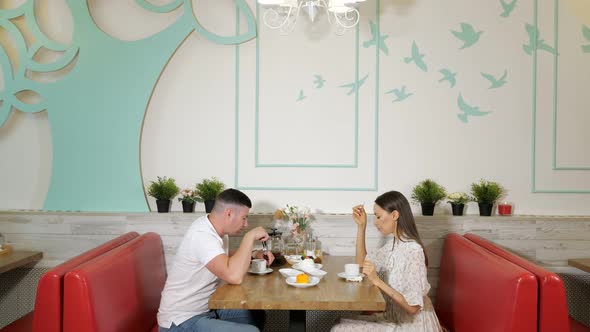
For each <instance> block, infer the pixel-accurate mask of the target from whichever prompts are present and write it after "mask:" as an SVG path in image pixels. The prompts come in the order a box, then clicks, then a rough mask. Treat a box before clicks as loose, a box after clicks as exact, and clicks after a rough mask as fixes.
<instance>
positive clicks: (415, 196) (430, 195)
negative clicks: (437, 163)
mask: <svg viewBox="0 0 590 332" xmlns="http://www.w3.org/2000/svg"><path fill="white" fill-rule="evenodd" d="M446 196H447V192H446V191H445V188H444V187H443V186H441V185H440V184H438V183H436V182H435V181H434V180H432V179H426V180H424V181H422V182H420V183H419V184H418V185H416V186H415V187H414V188H413V189H412V200H413V201H414V202H415V203H420V205H421V206H422V215H423V216H431V215H433V214H434V206H435V205H436V203H437V202H438V201H440V200H441V199H443V198H445V197H446Z"/></svg>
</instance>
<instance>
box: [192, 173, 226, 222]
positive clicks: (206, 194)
mask: <svg viewBox="0 0 590 332" xmlns="http://www.w3.org/2000/svg"><path fill="white" fill-rule="evenodd" d="M224 189H225V184H224V183H223V182H221V181H220V180H219V179H218V178H216V177H212V178H210V179H204V180H203V181H202V182H200V183H197V186H196V190H195V191H196V194H197V196H199V199H198V200H199V201H201V202H205V212H207V213H209V212H211V210H212V209H213V205H215V198H216V197H217V195H219V193H221V192H222V191H223V190H224Z"/></svg>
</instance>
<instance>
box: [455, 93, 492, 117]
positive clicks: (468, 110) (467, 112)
mask: <svg viewBox="0 0 590 332" xmlns="http://www.w3.org/2000/svg"><path fill="white" fill-rule="evenodd" d="M457 105H459V109H460V110H461V112H463V113H459V114H457V117H458V118H459V120H461V121H462V122H465V123H467V117H468V116H483V115H486V114H488V113H490V112H482V111H480V110H479V107H474V106H470V105H467V103H465V101H464V100H463V96H462V95H461V94H460V93H459V98H457Z"/></svg>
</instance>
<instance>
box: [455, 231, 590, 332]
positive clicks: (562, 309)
mask: <svg viewBox="0 0 590 332" xmlns="http://www.w3.org/2000/svg"><path fill="white" fill-rule="evenodd" d="M464 236H465V238H467V239H468V240H470V241H472V242H473V243H475V244H477V245H479V246H481V247H482V248H485V249H486V250H489V251H490V252H492V253H494V254H496V255H498V256H500V257H502V258H504V259H506V260H508V261H510V262H512V263H514V264H516V265H518V266H520V267H522V268H524V269H526V270H528V271H530V272H531V273H533V274H534V275H535V277H536V278H537V283H538V294H539V295H538V303H537V308H538V309H537V312H538V314H537V318H538V330H537V331H539V332H555V331H564V332H567V331H587V332H590V328H588V327H585V326H584V325H582V324H580V323H578V322H577V321H575V320H574V319H572V318H571V317H569V315H568V310H567V300H566V297H565V287H564V285H563V280H561V278H560V277H559V276H558V275H557V274H555V273H553V272H551V271H548V270H546V269H544V268H542V267H540V266H538V265H536V264H534V263H532V262H529V261H528V260H526V259H524V258H522V257H520V256H517V255H515V254H512V253H510V252H508V251H506V250H504V249H502V248H500V247H498V246H497V245H495V244H494V243H492V242H490V241H488V240H486V239H484V238H482V237H479V236H477V235H475V234H465V235H464Z"/></svg>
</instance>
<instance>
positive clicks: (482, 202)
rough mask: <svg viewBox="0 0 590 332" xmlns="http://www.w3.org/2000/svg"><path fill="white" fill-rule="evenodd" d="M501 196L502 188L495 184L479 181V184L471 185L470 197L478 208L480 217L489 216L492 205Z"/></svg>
mask: <svg viewBox="0 0 590 332" xmlns="http://www.w3.org/2000/svg"><path fill="white" fill-rule="evenodd" d="M503 194H504V188H502V186H500V185H499V184H498V183H497V182H493V181H487V180H484V179H481V180H479V182H474V183H472V184H471V196H473V200H474V201H476V202H477V205H478V206H479V215H480V216H491V215H492V208H493V207H494V203H495V202H496V201H497V200H498V199H499V198H500V197H502V195H503Z"/></svg>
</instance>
